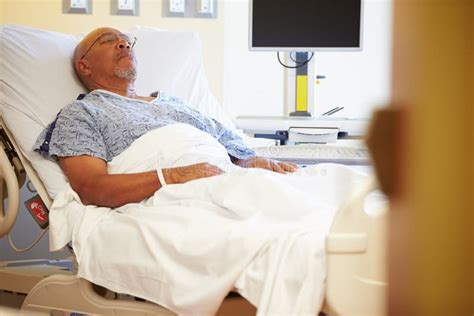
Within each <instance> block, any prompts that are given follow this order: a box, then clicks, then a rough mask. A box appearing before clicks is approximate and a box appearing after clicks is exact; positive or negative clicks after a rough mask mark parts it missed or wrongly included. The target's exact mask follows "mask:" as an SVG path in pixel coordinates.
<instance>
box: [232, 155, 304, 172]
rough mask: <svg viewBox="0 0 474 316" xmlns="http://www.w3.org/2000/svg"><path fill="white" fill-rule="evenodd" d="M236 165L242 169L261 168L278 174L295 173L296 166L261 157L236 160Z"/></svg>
mask: <svg viewBox="0 0 474 316" xmlns="http://www.w3.org/2000/svg"><path fill="white" fill-rule="evenodd" d="M235 164H236V165H238V166H241V167H244V168H262V169H267V170H271V171H275V172H278V173H286V172H295V171H297V170H298V166H297V165H295V164H293V163H287V162H279V161H274V160H270V159H266V158H262V157H253V158H249V159H245V160H241V159H239V160H237V161H236V162H235Z"/></svg>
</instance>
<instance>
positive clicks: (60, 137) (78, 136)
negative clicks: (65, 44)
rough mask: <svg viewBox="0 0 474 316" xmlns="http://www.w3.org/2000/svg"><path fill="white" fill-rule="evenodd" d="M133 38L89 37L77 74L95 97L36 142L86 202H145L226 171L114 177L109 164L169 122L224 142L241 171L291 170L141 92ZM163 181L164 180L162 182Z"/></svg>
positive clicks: (206, 121)
mask: <svg viewBox="0 0 474 316" xmlns="http://www.w3.org/2000/svg"><path fill="white" fill-rule="evenodd" d="M134 44H135V40H132V39H130V38H129V37H128V36H127V35H125V34H123V33H121V32H119V31H117V30H115V29H112V28H99V29H96V30H94V31H92V32H91V33H89V34H88V35H87V36H86V37H85V38H84V39H83V40H82V41H81V42H80V43H79V44H78V45H77V47H76V50H75V52H74V57H73V63H74V69H75V71H76V74H77V76H78V78H79V79H80V80H81V82H82V83H83V85H84V86H85V87H86V88H87V89H88V90H89V91H90V93H88V94H87V95H81V96H79V97H78V99H77V100H76V101H75V102H73V103H72V104H69V105H68V106H66V107H64V108H63V109H62V110H61V112H60V113H59V114H58V116H57V117H56V120H55V121H54V122H52V123H51V124H50V125H49V126H48V127H47V128H46V129H45V130H44V131H43V132H42V133H41V135H40V136H39V137H38V139H37V141H36V144H35V150H37V151H39V152H40V153H42V154H44V155H47V156H52V157H57V159H58V161H59V164H60V166H61V168H62V169H63V171H64V173H65V174H66V176H67V178H68V180H69V182H70V184H71V187H72V188H73V189H74V190H75V191H76V192H77V193H78V194H79V196H80V198H81V200H82V202H83V203H84V204H86V205H87V204H92V205H99V206H107V207H119V206H121V205H124V204H127V203H134V202H139V201H141V200H143V199H145V198H147V197H150V196H151V195H153V193H154V192H155V191H156V190H158V189H160V188H161V186H162V185H163V184H164V183H161V182H165V183H167V184H176V183H185V182H188V181H191V180H194V179H199V178H203V177H211V176H215V175H219V174H222V173H223V172H224V171H223V170H222V169H220V168H218V167H216V166H214V165H211V164H207V163H200V164H194V165H189V166H184V167H179V168H168V169H163V170H162V174H157V172H156V171H155V170H152V171H149V172H143V173H135V174H108V172H107V163H108V162H110V161H111V160H112V159H113V158H114V157H116V156H117V155H119V154H120V153H121V152H123V151H124V150H125V149H127V148H128V147H129V146H130V145H131V144H132V142H133V141H134V140H136V139H138V138H139V137H140V136H142V135H144V134H145V133H147V132H149V131H151V130H153V129H156V128H160V127H163V126H166V125H169V124H175V123H186V124H189V125H192V126H194V127H196V128H198V129H200V130H202V131H204V132H206V133H208V134H210V135H212V136H213V137H214V138H215V139H216V140H218V141H219V143H221V144H222V145H223V146H224V147H225V148H226V150H227V152H228V154H229V156H230V158H231V160H232V162H233V163H234V164H235V165H238V166H241V167H246V168H264V169H269V170H273V171H276V172H280V173H284V172H293V171H295V170H296V169H297V167H296V166H295V165H293V164H286V163H278V162H274V161H271V160H267V159H263V158H261V157H256V155H255V152H254V151H252V150H251V149H249V148H248V147H246V146H245V145H244V143H243V142H242V139H241V138H240V137H239V136H237V135H235V134H234V133H233V132H232V131H231V130H228V129H226V128H225V127H224V126H223V125H222V124H220V123H219V122H218V121H216V120H214V119H211V118H208V117H205V116H203V115H202V114H200V113H199V112H197V111H194V110H192V109H190V108H189V107H187V106H186V105H185V104H183V103H182V102H181V101H180V100H179V99H177V98H174V97H171V96H168V95H165V94H164V93H160V92H155V93H152V94H151V95H150V96H139V95H137V93H136V92H135V88H134V81H135V78H136V59H135V56H134V53H133V46H134ZM160 178H161V181H160Z"/></svg>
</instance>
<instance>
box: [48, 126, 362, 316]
mask: <svg viewBox="0 0 474 316" xmlns="http://www.w3.org/2000/svg"><path fill="white" fill-rule="evenodd" d="M204 161H205V162H209V163H213V164H215V165H218V166H220V167H221V168H222V169H223V170H225V171H226V173H225V174H223V175H220V176H216V177H211V178H205V179H199V180H194V181H190V182H188V183H185V184H179V185H168V186H165V187H163V188H161V189H160V190H158V191H157V192H156V193H155V194H154V195H153V196H152V197H150V198H149V199H147V200H144V201H143V202H141V203H139V204H128V205H125V206H123V207H120V208H117V209H109V208H104V207H95V206H84V205H82V203H81V202H80V199H79V197H78V196H77V194H76V193H75V192H74V191H73V190H72V189H71V188H70V187H68V188H66V189H65V190H64V191H62V192H61V193H60V194H58V195H57V197H56V199H55V201H54V203H53V206H52V208H51V212H50V223H51V225H50V230H51V231H50V237H51V238H50V241H51V245H50V246H51V249H52V250H56V249H59V248H61V247H63V246H64V245H65V244H66V243H67V242H69V241H70V240H72V243H73V248H74V250H75V253H76V256H77V260H78V262H79V271H78V275H79V276H80V277H83V278H85V279H88V280H90V281H91V282H94V283H97V284H99V285H102V286H105V287H107V288H109V289H111V290H113V291H116V292H120V293H128V294H131V295H134V296H138V297H142V298H144V299H147V300H149V301H152V302H156V303H158V304H161V305H163V306H165V307H167V308H169V309H170V310H172V311H174V312H176V313H178V314H184V315H212V314H214V313H215V312H216V310H217V309H218V307H219V305H220V303H221V301H222V300H223V299H224V297H225V296H226V294H227V293H228V292H229V291H230V290H232V289H237V290H238V291H239V293H241V294H242V295H243V296H244V297H246V298H247V299H248V300H249V301H250V302H251V303H253V304H254V305H255V306H257V307H258V313H259V314H260V315H316V314H317V311H318V310H319V309H320V307H321V303H322V300H323V294H324V286H323V285H324V278H325V260H324V259H325V250H324V240H325V235H326V233H327V231H328V229H329V226H330V224H331V221H332V218H333V216H334V214H335V211H336V210H337V208H338V206H339V205H340V204H341V202H342V201H343V200H344V198H345V197H347V195H348V192H349V191H350V190H352V188H353V187H354V186H356V185H358V184H359V183H360V182H361V181H363V180H364V179H365V175H363V174H361V173H358V172H356V171H354V170H352V169H350V168H348V167H344V166H340V165H329V164H326V165H319V166H317V167H312V168H304V169H301V170H300V171H298V172H297V173H295V174H288V175H282V174H277V173H274V172H271V171H267V170H263V169H243V168H240V167H237V166H234V165H233V164H232V163H231V162H230V160H229V157H228V155H227V152H226V150H225V148H224V147H222V146H221V145H220V144H219V143H218V142H217V141H216V140H214V139H213V138H212V137H211V136H209V135H208V134H206V133H203V132H201V131H199V130H197V129H195V128H193V127H191V126H189V125H185V124H176V125H170V126H167V127H163V128H160V129H157V130H154V131H152V132H150V133H148V134H146V135H144V136H142V137H141V138H140V139H138V140H137V141H135V142H134V143H133V144H132V146H131V147H130V148H129V149H127V150H126V151H125V152H123V153H122V154H121V155H119V156H118V157H116V158H115V159H114V160H113V161H112V162H111V163H110V164H109V172H110V173H133V172H141V171H145V170H150V169H156V168H167V167H177V166H184V165H188V164H192V163H198V162H204Z"/></svg>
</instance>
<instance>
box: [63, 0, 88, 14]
mask: <svg viewBox="0 0 474 316" xmlns="http://www.w3.org/2000/svg"><path fill="white" fill-rule="evenodd" d="M63 13H76V14H92V0H63Z"/></svg>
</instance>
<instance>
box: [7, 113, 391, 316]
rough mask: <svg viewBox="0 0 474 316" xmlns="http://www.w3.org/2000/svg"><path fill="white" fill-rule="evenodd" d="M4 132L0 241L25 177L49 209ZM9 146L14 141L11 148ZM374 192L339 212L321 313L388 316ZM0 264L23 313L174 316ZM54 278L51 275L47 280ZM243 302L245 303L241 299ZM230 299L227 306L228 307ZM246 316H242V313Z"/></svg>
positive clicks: (73, 279)
mask: <svg viewBox="0 0 474 316" xmlns="http://www.w3.org/2000/svg"><path fill="white" fill-rule="evenodd" d="M0 128H1V129H3V131H4V132H5V133H4V134H3V135H6V136H7V137H8V140H5V139H3V138H4V137H2V142H1V143H0V144H2V145H3V146H2V147H1V148H0V194H1V200H2V201H3V199H4V198H5V197H6V196H5V195H4V193H3V192H4V187H3V184H4V182H5V184H6V189H7V190H6V191H7V193H8V201H9V203H8V209H7V212H4V210H3V203H2V204H1V208H2V209H1V211H0V237H3V236H4V235H5V234H6V233H7V232H8V231H9V230H10V229H11V227H12V226H13V224H14V222H15V218H16V215H17V212H18V209H19V188H20V187H21V184H22V182H23V181H24V179H25V173H26V174H27V175H28V177H29V179H30V180H31V182H32V183H33V185H34V186H35V188H36V189H37V191H38V194H39V195H40V197H41V198H42V199H43V201H44V203H45V204H46V206H47V207H48V208H49V207H50V206H51V203H52V200H51V198H50V197H49V195H48V193H47V191H46V189H45V187H44V185H43V183H42V181H41V179H40V178H39V177H38V175H37V173H36V171H35V170H34V169H33V167H32V166H31V164H30V162H29V161H28V160H27V159H26V158H25V157H24V156H23V155H22V153H21V151H20V150H19V147H18V146H17V144H16V143H15V140H14V139H13V137H12V135H11V133H10V132H9V131H8V129H7V128H6V126H5V124H4V123H3V119H1V118H0ZM5 142H10V144H11V148H9V147H10V146H9V145H8V144H7V145H6V146H5V145H4V144H5ZM375 188H376V182H375V181H373V180H372V181H371V182H370V183H368V184H367V185H366V186H365V187H363V188H360V190H357V191H356V192H353V194H352V196H350V197H349V198H348V199H347V201H346V203H345V204H344V206H343V207H341V209H340V210H339V211H338V213H337V214H336V217H335V219H334V222H333V224H332V226H331V229H330V232H329V234H328V236H327V239H326V251H327V281H326V293H325V302H324V307H323V311H324V313H325V314H328V315H365V316H370V315H374V316H375V315H384V314H385V306H386V289H387V281H386V280H387V276H386V271H385V270H386V260H385V257H386V255H385V245H386V226H387V225H386V224H387V223H386V221H387V210H380V211H378V212H377V213H372V214H368V213H367V212H365V211H364V201H365V197H366V196H367V194H368V193H370V192H371V191H373V190H374V189H375ZM1 264H2V262H0V291H1V290H5V291H9V292H11V293H24V294H27V296H26V298H25V299H24V301H23V303H22V309H23V310H38V311H49V312H52V313H54V314H55V315H56V314H64V315H68V314H69V313H73V312H77V313H83V314H103V315H132V314H133V315H174V314H173V313H172V312H170V311H169V310H167V309H165V308H164V307H161V306H159V305H156V304H153V303H149V302H145V301H136V300H133V299H132V300H117V299H115V295H113V297H112V298H111V297H110V296H109V297H108V296H107V295H106V292H107V290H105V289H103V288H102V289H101V288H99V287H96V286H95V285H93V284H91V283H90V282H88V281H87V280H84V279H81V278H78V277H77V276H76V275H74V274H73V273H64V272H59V273H54V272H53V273H52V274H51V272H49V273H44V271H43V272H41V271H39V272H37V273H28V274H25V273H21V272H18V271H12V270H8V269H2V267H1ZM48 274H51V275H49V276H46V277H45V275H48ZM242 300H243V299H242ZM226 302H227V300H225V301H224V304H223V305H225V304H226ZM240 315H243V314H240Z"/></svg>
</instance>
